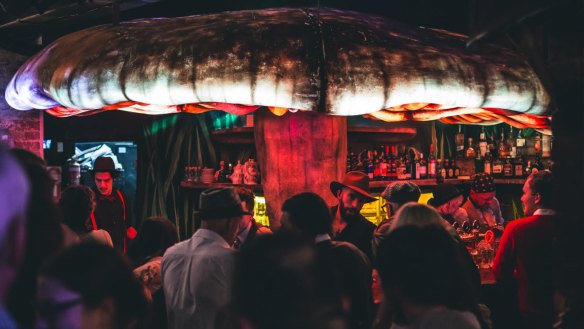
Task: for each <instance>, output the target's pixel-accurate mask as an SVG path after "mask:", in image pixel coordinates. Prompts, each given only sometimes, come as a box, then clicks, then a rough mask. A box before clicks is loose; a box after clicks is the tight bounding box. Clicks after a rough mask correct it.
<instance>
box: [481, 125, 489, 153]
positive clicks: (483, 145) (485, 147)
mask: <svg viewBox="0 0 584 329" xmlns="http://www.w3.org/2000/svg"><path fill="white" fill-rule="evenodd" d="M488 151H489V144H488V142H487V133H486V132H485V127H484V126H483V127H482V130H481V134H480V135H479V155H480V157H481V159H482V158H485V157H486V156H487V152H488Z"/></svg>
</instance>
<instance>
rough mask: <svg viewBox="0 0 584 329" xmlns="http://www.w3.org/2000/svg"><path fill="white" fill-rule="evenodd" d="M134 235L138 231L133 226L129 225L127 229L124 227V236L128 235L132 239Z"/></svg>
mask: <svg viewBox="0 0 584 329" xmlns="http://www.w3.org/2000/svg"><path fill="white" fill-rule="evenodd" d="M136 235H138V232H137V231H136V229H135V228H134V227H133V226H130V227H128V229H126V236H127V237H128V239H130V240H134V238H135V237H136Z"/></svg>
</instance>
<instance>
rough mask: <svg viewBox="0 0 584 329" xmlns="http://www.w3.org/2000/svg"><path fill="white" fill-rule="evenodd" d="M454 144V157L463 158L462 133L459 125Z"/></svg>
mask: <svg viewBox="0 0 584 329" xmlns="http://www.w3.org/2000/svg"><path fill="white" fill-rule="evenodd" d="M454 142H455V145H456V156H457V157H461V158H462V157H464V133H463V132H462V126H461V125H458V133H457V134H456V136H454Z"/></svg>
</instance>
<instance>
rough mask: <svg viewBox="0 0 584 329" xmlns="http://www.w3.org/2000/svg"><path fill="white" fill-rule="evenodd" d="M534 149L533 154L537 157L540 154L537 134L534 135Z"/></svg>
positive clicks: (539, 139)
mask: <svg viewBox="0 0 584 329" xmlns="http://www.w3.org/2000/svg"><path fill="white" fill-rule="evenodd" d="M534 148H535V154H536V155H539V154H540V153H541V135H540V134H537V133H536V134H535V144H534Z"/></svg>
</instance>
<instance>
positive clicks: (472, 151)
mask: <svg viewBox="0 0 584 329" xmlns="http://www.w3.org/2000/svg"><path fill="white" fill-rule="evenodd" d="M476 156H477V154H476V152H475V149H474V148H473V147H472V137H469V138H468V147H467V148H466V151H465V157H466V158H467V159H474V158H476Z"/></svg>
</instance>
